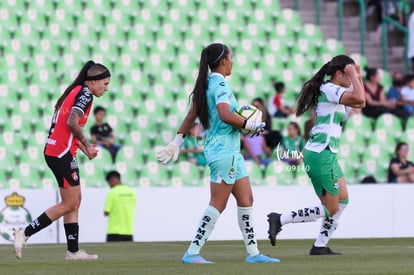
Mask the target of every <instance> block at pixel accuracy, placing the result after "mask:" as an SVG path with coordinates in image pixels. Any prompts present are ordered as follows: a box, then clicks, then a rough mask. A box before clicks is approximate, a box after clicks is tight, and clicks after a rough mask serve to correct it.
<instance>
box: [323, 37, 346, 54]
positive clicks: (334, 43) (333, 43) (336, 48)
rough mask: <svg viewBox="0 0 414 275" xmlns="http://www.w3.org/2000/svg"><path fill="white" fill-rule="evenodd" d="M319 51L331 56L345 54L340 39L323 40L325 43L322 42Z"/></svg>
mask: <svg viewBox="0 0 414 275" xmlns="http://www.w3.org/2000/svg"><path fill="white" fill-rule="evenodd" d="M321 52H323V53H325V54H328V55H330V56H331V58H332V57H334V56H335V55H338V54H345V48H344V46H343V45H342V43H341V41H339V40H336V39H333V38H328V39H326V40H325V43H323V46H322V48H321Z"/></svg>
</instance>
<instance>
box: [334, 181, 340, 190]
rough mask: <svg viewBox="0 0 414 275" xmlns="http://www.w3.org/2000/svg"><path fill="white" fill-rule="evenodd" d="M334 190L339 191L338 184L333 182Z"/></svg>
mask: <svg viewBox="0 0 414 275" xmlns="http://www.w3.org/2000/svg"><path fill="white" fill-rule="evenodd" d="M334 189H336V190H338V189H339V182H335V183H334Z"/></svg>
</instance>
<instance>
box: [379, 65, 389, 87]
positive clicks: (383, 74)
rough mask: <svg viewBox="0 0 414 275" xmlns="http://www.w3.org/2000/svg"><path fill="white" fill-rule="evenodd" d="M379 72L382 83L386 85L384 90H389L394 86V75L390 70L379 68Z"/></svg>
mask: <svg viewBox="0 0 414 275" xmlns="http://www.w3.org/2000/svg"><path fill="white" fill-rule="evenodd" d="M379 73H380V75H381V84H382V86H384V90H385V91H388V89H389V88H390V87H391V86H392V76H391V75H390V73H389V72H387V71H385V70H383V69H381V68H379Z"/></svg>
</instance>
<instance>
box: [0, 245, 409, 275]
mask: <svg viewBox="0 0 414 275" xmlns="http://www.w3.org/2000/svg"><path fill="white" fill-rule="evenodd" d="M187 245H188V242H170V243H165V242H163V243H157V242H155V243H112V244H108V243H102V244H82V248H84V249H86V250H87V251H88V252H90V253H97V254H99V260H97V261H89V262H85V261H83V262H79V261H76V262H70V261H66V260H64V254H65V245H62V244H60V245H35V244H32V245H30V244H29V245H28V247H27V248H26V249H25V250H24V252H23V259H21V260H17V259H16V258H15V257H14V255H13V253H12V246H11V245H1V246H0V251H1V258H0V272H1V274H59V275H64V274H71V275H75V274H156V275H158V274H197V275H200V274H237V275H241V274H255V275H259V274H295V275H296V274H335V275H336V274H364V275H365V274H414V239H347V240H332V241H331V243H330V247H331V248H332V249H334V250H335V251H340V252H342V253H344V255H342V256H312V257H311V256H308V252H309V249H310V247H311V245H312V240H281V241H278V244H277V246H276V247H272V246H270V244H269V243H268V242H267V241H264V240H262V241H260V243H259V245H260V249H261V251H262V253H264V254H267V255H269V256H273V257H279V258H280V259H281V260H282V262H281V263H278V264H245V263H244V258H245V256H246V255H245V250H244V246H243V242H242V241H210V242H208V243H207V245H206V246H205V248H204V250H203V253H202V254H203V256H204V257H205V258H207V259H210V260H213V261H215V264H214V265H183V264H181V263H180V258H181V256H182V254H183V253H184V251H185V249H186V248H187Z"/></svg>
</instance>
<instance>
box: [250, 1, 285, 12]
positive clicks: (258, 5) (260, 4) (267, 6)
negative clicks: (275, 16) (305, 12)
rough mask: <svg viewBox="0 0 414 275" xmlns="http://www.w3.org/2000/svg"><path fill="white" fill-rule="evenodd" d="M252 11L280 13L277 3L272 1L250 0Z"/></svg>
mask: <svg viewBox="0 0 414 275" xmlns="http://www.w3.org/2000/svg"><path fill="white" fill-rule="evenodd" d="M250 2H251V5H252V7H253V9H255V10H256V9H263V10H266V11H273V12H280V11H281V8H280V3H279V1H274V0H250Z"/></svg>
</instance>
